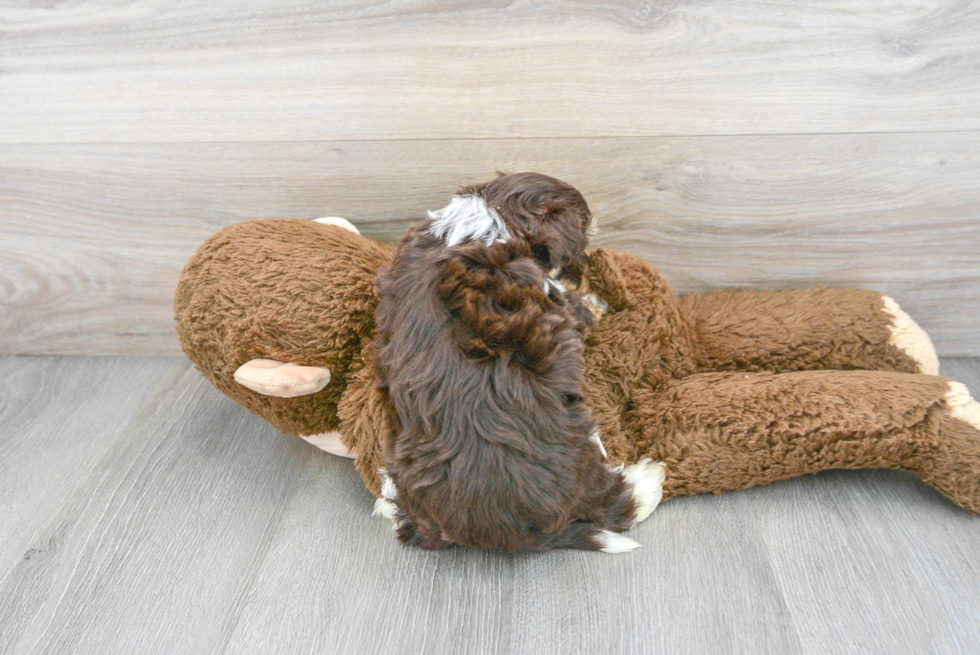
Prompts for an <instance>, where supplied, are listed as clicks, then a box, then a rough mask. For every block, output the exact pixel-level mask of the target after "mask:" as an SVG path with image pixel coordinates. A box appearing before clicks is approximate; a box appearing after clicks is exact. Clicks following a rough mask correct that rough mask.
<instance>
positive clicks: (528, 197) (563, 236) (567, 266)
mask: <svg viewBox="0 0 980 655" xmlns="http://www.w3.org/2000/svg"><path fill="white" fill-rule="evenodd" d="M429 218H430V219H432V224H431V227H430V228H429V231H430V233H431V234H432V235H433V236H435V237H437V238H441V239H444V240H445V241H446V244H447V245H449V246H455V245H459V244H461V243H465V242H467V241H477V240H480V241H483V242H484V243H486V244H487V245H488V246H489V245H491V244H492V243H494V242H495V241H505V240H507V239H509V238H511V237H516V238H519V239H523V240H525V241H527V243H528V245H529V246H530V248H531V252H532V253H533V254H534V258H535V259H536V260H537V261H538V263H539V264H540V265H541V266H542V267H543V268H544V269H545V270H546V271H554V270H556V269H557V270H558V271H559V276H561V277H565V278H570V279H572V280H573V281H576V282H577V281H578V279H579V278H580V276H581V275H582V271H583V270H584V266H585V262H586V256H585V247H586V246H587V245H588V241H589V229H590V226H591V225H592V214H591V213H590V212H589V206H588V204H586V202H585V198H583V197H582V194H581V193H579V192H578V191H577V190H576V189H575V188H574V187H572V186H571V185H569V184H566V183H565V182H562V181H561V180H556V179H555V178H553V177H549V176H547V175H542V174H540V173H514V174H512V175H504V174H500V175H499V176H498V177H497V179H495V180H493V181H491V182H486V183H484V184H477V185H472V186H467V187H463V188H462V189H460V191H459V193H458V194H457V195H455V196H453V199H452V201H451V202H450V203H449V205H447V206H446V207H444V208H442V209H440V210H439V211H437V212H429Z"/></svg>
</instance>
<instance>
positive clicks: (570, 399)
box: [561, 393, 582, 405]
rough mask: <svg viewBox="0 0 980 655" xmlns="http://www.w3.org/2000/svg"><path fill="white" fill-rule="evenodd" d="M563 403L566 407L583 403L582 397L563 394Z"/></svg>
mask: <svg viewBox="0 0 980 655" xmlns="http://www.w3.org/2000/svg"><path fill="white" fill-rule="evenodd" d="M561 402H562V403H563V404H565V405H574V404H575V403H579V402H582V396H579V395H578V394H574V393H563V394H562V395H561Z"/></svg>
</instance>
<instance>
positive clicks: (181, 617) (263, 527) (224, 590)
mask: <svg viewBox="0 0 980 655" xmlns="http://www.w3.org/2000/svg"><path fill="white" fill-rule="evenodd" d="M76 361H78V362H80V363H84V364H86V365H87V367H88V368H92V369H98V368H100V367H104V366H106V364H105V363H103V362H102V361H101V360H97V359H96V360H91V359H85V360H76ZM161 364H167V365H169V367H174V366H179V368H180V370H181V371H182V372H183V375H182V376H180V377H179V378H178V379H176V380H174V379H173V376H170V380H169V381H170V382H171V384H170V385H169V388H159V389H158V390H157V392H156V393H154V394H151V395H150V396H148V397H144V398H143V400H142V402H141V403H139V406H140V411H139V412H137V413H136V414H135V415H134V416H132V418H131V420H129V421H125V422H124V423H125V428H124V429H123V430H122V431H120V432H119V433H118V434H117V435H116V438H115V439H114V440H112V442H111V447H110V448H107V449H106V448H103V450H102V452H101V453H96V454H95V455H93V456H90V457H77V456H76V457H73V458H69V457H62V458H61V467H60V470H59V471H58V472H60V473H61V474H62V475H64V476H66V477H69V478H74V479H76V480H79V479H80V480H81V481H80V482H79V483H78V484H76V485H74V488H72V489H71V490H70V493H67V494H63V495H62V494H61V492H60V487H59V485H58V484H54V483H52V482H50V481H46V480H43V479H37V480H36V484H35V485H34V486H32V487H30V488H29V489H22V495H25V494H26V493H29V494H30V495H31V496H36V497H39V498H42V499H46V500H47V501H48V503H47V504H48V505H49V506H51V505H53V507H54V508H55V509H54V511H48V512H46V513H44V514H40V515H34V516H33V518H34V520H35V521H36V522H37V523H38V524H37V525H36V527H35V529H34V530H33V532H32V533H31V534H30V543H29V544H27V545H21V548H22V549H23V550H20V551H19V552H16V553H15V560H14V561H10V560H7V561H4V562H3V564H2V570H3V572H4V576H3V578H2V579H0V634H2V635H3V642H2V643H0V651H2V652H4V653H105V652H120V653H121V652H145V653H150V652H155V653H164V652H190V651H191V650H193V651H195V652H219V651H220V647H222V646H223V645H224V643H225V641H226V640H227V636H228V634H230V633H231V630H232V629H233V627H234V624H235V622H236V613H235V612H236V609H237V608H238V601H239V600H240V598H241V597H243V596H244V595H245V594H247V591H248V586H249V583H250V580H251V576H252V575H253V573H254V571H255V570H257V568H258V567H259V566H260V564H261V562H262V559H263V557H264V554H265V549H266V548H267V546H268V543H269V539H270V536H271V534H272V533H274V532H275V529H276V528H277V526H278V524H279V517H280V514H281V511H282V508H283V506H284V505H285V504H286V502H287V501H288V499H289V497H290V496H291V493H292V490H293V488H294V487H295V484H296V481H297V479H298V477H299V471H300V469H301V466H302V460H303V458H304V457H305V456H306V452H307V451H306V449H302V448H301V449H299V450H296V449H295V446H297V445H300V444H292V443H291V442H290V441H289V440H287V439H285V438H283V437H282V436H281V435H277V434H276V433H274V432H273V431H272V429H271V428H270V427H269V426H268V425H264V424H260V423H258V422H257V421H255V420H252V419H253V417H251V416H250V415H248V414H246V413H244V412H242V411H241V409H240V408H239V407H237V406H235V405H233V404H232V403H230V402H228V401H226V400H224V399H222V398H221V397H220V396H219V395H218V393H217V392H216V391H215V390H214V389H212V388H211V387H210V385H207V383H206V382H204V381H203V379H201V377H200V376H199V375H198V374H197V373H196V372H194V371H193V370H191V369H190V367H189V366H188V365H187V364H186V363H185V362H181V361H179V360H173V359H166V360H162V361H160V360H156V361H154V360H151V359H145V358H129V359H118V358H117V359H114V360H112V361H110V362H109V363H108V366H109V367H110V368H111V369H112V373H113V377H114V378H115V379H116V380H118V382H117V383H116V384H117V385H118V386H117V387H116V388H113V389H110V390H108V391H106V390H103V391H102V392H101V393H103V394H108V397H101V398H98V399H96V400H95V401H94V402H89V401H88V400H87V399H86V397H85V394H84V392H77V391H76V392H75V393H74V394H70V393H69V394H68V395H63V396H62V397H61V398H60V399H59V400H60V402H61V403H63V404H65V405H66V406H67V407H70V408H72V409H73V410H74V411H75V412H78V413H80V414H81V415H82V416H81V418H82V419H83V420H76V421H72V422H71V423H70V426H71V427H73V428H74V429H75V431H74V432H73V431H67V430H66V425H64V424H63V423H62V422H61V421H59V420H57V419H58V417H57V416H56V415H47V414H39V415H36V418H35V420H34V422H33V424H32V426H31V427H32V429H34V430H36V431H37V432H39V433H41V434H43V435H44V436H45V439H46V441H47V442H48V443H45V444H43V445H44V446H45V447H46V448H47V449H50V450H52V451H57V450H58V449H59V448H64V447H65V446H67V444H68V442H69V441H70V440H77V441H78V443H79V444H90V443H93V442H97V441H98V440H100V439H101V438H102V435H101V430H102V428H101V427H100V423H108V424H110V425H111V424H112V423H113V420H114V419H118V418H121V417H120V409H124V408H125V407H126V397H127V395H129V394H130V393H132V391H131V390H133V389H139V388H141V385H143V384H145V382H146V380H145V375H144V372H145V369H146V367H147V366H156V367H160V366H161ZM69 373H70V372H69V371H63V372H62V375H69ZM74 374H75V379H74V380H72V381H71V383H72V384H74V385H76V386H78V387H81V388H84V387H85V386H88V385H89V384H91V382H92V381H91V380H90V379H89V376H88V375H86V374H85V372H84V370H83V371H78V370H76V371H75V372H74ZM174 382H176V384H173V383H174ZM3 429H4V432H3V438H4V442H5V443H9V442H12V441H13V440H14V439H15V438H16V437H18V436H19V435H20V433H19V431H17V430H11V431H10V432H7V425H4V428H3ZM59 441H60V442H61V443H60V444H59V443H58V442H59ZM52 442H53V443H52ZM289 446H292V449H290V448H289ZM4 452H6V451H4ZM52 456H53V455H51V454H49V455H48V458H51V457H52ZM236 462H237V463H236ZM258 462H261V466H254V465H255V464H257V463H258ZM243 464H244V465H245V468H242V465H243ZM76 469H77V471H76ZM256 476H258V477H256ZM3 502H4V503H5V504H6V503H7V502H8V500H7V498H4V501H3ZM13 502H14V503H16V502H17V499H16V498H14V499H13ZM35 504H37V503H36V501H35ZM49 509H50V507H49ZM23 536H24V535H21V534H16V533H15V534H14V535H8V534H7V533H4V536H3V539H4V540H6V539H8V538H12V537H18V539H22V538H23ZM27 546H30V548H29V549H28V548H27ZM24 551H26V553H27V555H24V554H23V553H24Z"/></svg>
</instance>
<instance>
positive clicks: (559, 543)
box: [541, 521, 640, 553]
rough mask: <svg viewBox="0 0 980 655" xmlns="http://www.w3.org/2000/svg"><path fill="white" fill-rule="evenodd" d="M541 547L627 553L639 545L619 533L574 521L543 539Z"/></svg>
mask: <svg viewBox="0 0 980 655" xmlns="http://www.w3.org/2000/svg"><path fill="white" fill-rule="evenodd" d="M541 546H542V550H550V549H552V548H575V549H577V550H598V551H600V552H603V553H628V552H629V551H631V550H636V549H637V548H639V547H640V544H638V543H637V542H635V541H633V540H632V539H630V538H629V537H626V536H623V535H621V534H619V533H616V532H612V531H611V530H603V529H601V528H599V527H598V526H597V525H596V524H595V523H590V522H587V521H576V522H574V523H572V524H571V525H570V526H568V528H566V529H565V530H564V531H562V532H559V533H558V534H553V535H549V536H547V537H545V538H544V539H543V540H542V544H541Z"/></svg>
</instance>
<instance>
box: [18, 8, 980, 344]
mask: <svg viewBox="0 0 980 655" xmlns="http://www.w3.org/2000/svg"><path fill="white" fill-rule="evenodd" d="M496 169H506V170H513V171H516V170H539V171H541V172H545V173H549V174H552V175H555V176H557V177H561V178H563V179H565V180H567V181H569V182H571V183H573V184H575V185H576V186H578V187H579V188H580V189H581V190H582V191H583V193H584V194H585V195H586V197H587V199H588V200H589V202H590V205H591V206H592V209H593V212H594V213H595V215H596V216H597V218H598V220H599V222H600V225H601V228H602V232H601V233H600V235H599V237H598V238H597V239H596V243H597V244H600V245H606V246H611V247H614V248H618V249H622V250H627V251H630V252H634V253H636V254H639V255H641V256H643V257H645V258H647V259H648V260H649V261H651V262H652V263H654V264H655V265H657V266H658V267H660V269H661V270H662V271H663V272H664V273H665V274H666V275H667V277H668V278H669V279H670V280H671V281H672V282H673V283H674V285H675V286H676V287H677V289H678V290H679V291H681V292H686V291H692V290H698V291H700V290H706V289H711V288H718V287H726V286H761V287H769V288H778V287H786V286H792V287H802V286H807V285H810V284H817V283H821V284H829V285H853V286H861V287H867V288H876V289H880V290H882V291H884V292H886V293H888V294H890V295H892V296H894V297H895V298H896V299H897V300H898V301H899V303H900V304H902V306H903V307H905V308H906V309H907V310H908V311H909V312H910V313H911V314H912V315H913V317H915V318H916V319H917V320H919V322H920V323H921V324H922V325H923V326H924V327H925V328H926V329H927V330H928V331H929V332H930V333H931V334H932V336H933V338H934V341H935V342H936V345H937V348H938V349H939V351H940V353H941V354H943V355H946V356H953V355H971V354H972V355H978V354H980V4H978V3H976V2H958V3H952V2H927V1H922V2H913V3H899V2H897V1H895V0H887V1H886V2H865V1H859V2H853V3H845V4H834V3H827V2H821V1H818V0H807V1H804V2H793V3H791V2H785V3H781V4H775V5H774V4H772V3H764V2H758V1H755V0H750V1H748V2H744V3H734V4H733V3H726V2H722V1H720V0H705V1H701V2H697V1H695V2H631V1H628V0H623V1H622V2H585V1H582V2H561V3H557V2H550V3H548V2H546V3H539V2H513V3H493V2H491V3H486V2H472V1H467V2H462V1H453V0H399V1H392V2H386V3H374V2H370V1H369V0H348V1H346V2H342V3H319V4H310V3H308V2H304V3H299V2H289V1H285V2H283V1H278V0H277V1H273V0H249V1H247V2H236V3H226V6H224V7H223V8H222V7H218V6H216V5H214V4H211V3H187V4H183V5H173V6H161V5H160V4H158V3H153V2H148V1H146V0H136V1H135V2H128V3H121V2H113V1H99V2H81V3H76V4H65V5H51V6H41V5H31V4H28V5H22V4H20V3H10V2H7V1H5V0H0V353H15V354H16V353H30V354H56V353H57V354H91V353H96V354H102V353H106V354H108V353H140V354H174V353H177V352H179V347H178V344H177V341H176V336H175V333H174V331H173V321H172V310H171V298H172V293H173V289H174V285H175V283H176V279H177V274H178V273H179V271H180V268H181V266H182V265H183V263H184V262H185V261H186V259H187V258H188V257H189V256H190V254H191V253H192V252H193V251H194V249H195V248H196V247H197V245H199V244H200V242H201V241H202V240H203V239H204V238H205V237H207V236H208V235H209V234H210V233H212V232H213V231H215V230H217V229H219V228H220V227H223V226H225V225H230V224H232V223H235V222H238V221H243V220H249V219H253V218H266V217H301V218H302V217H306V218H315V217H318V216H323V215H342V216H347V217H348V218H350V219H351V220H353V221H354V222H356V223H358V224H359V225H360V227H361V228H362V231H363V232H365V233H366V234H368V235H371V236H377V237H380V238H385V239H395V238H397V237H398V236H399V235H400V234H401V233H402V232H403V231H404V229H405V227H406V226H407V225H408V224H409V223H410V222H412V221H413V220H416V219H418V218H419V217H420V216H421V215H422V214H423V212H424V210H425V209H432V208H437V207H439V206H441V205H442V204H444V203H445V201H446V200H447V198H448V196H449V195H450V194H451V192H452V190H453V189H454V188H455V186H457V185H458V184H461V183H465V182H473V181H478V180H481V179H485V178H487V177H488V176H490V175H491V174H492V172H493V171H494V170H496Z"/></svg>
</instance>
